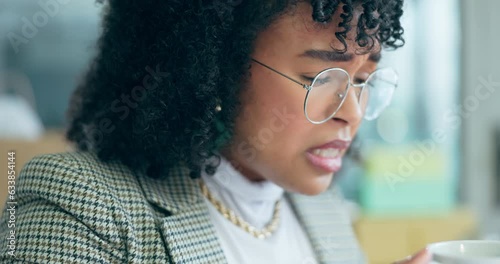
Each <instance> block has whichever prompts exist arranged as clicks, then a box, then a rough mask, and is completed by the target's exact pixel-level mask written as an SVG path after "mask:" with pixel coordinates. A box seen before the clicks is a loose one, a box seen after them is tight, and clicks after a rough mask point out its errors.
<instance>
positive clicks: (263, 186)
mask: <svg viewBox="0 0 500 264" xmlns="http://www.w3.org/2000/svg"><path fill="white" fill-rule="evenodd" d="M201 177H202V180H203V181H204V182H205V184H206V185H207V187H208V189H209V191H210V192H211V193H212V195H213V196H214V197H215V198H216V199H217V200H219V201H221V202H222V204H223V205H224V206H226V207H227V208H228V209H231V210H232V211H234V212H235V213H236V214H237V215H238V216H240V217H241V218H243V219H244V220H245V221H247V222H248V223H249V224H250V225H252V226H254V227H256V228H257V229H262V228H263V227H265V226H266V225H267V224H268V223H269V222H270V221H271V219H272V215H273V211H274V205H275V203H276V201H277V200H281V211H280V223H279V225H278V228H277V229H276V230H275V231H274V232H273V234H272V235H271V236H270V237H268V238H265V239H258V238H255V237H254V236H252V235H251V234H249V233H247V232H245V231H244V230H243V229H241V228H240V227H238V226H236V225H234V224H233V223H231V222H230V221H229V220H227V219H226V218H224V216H222V214H220V213H219V211H217V209H216V208H215V207H214V206H213V205H212V203H210V201H208V200H207V199H206V198H205V202H206V203H207V205H208V208H209V212H210V218H211V220H212V222H213V224H214V226H215V230H216V232H217V235H218V237H219V241H220V243H221V246H222V249H223V251H224V254H225V256H226V258H227V261H228V263H229V264H245V263H252V264H253V263H259V264H266V263H269V264H281V263H283V264H316V263H317V261H316V258H315V257H314V252H313V250H312V247H311V244H310V242H309V239H308V237H307V235H306V233H305V232H304V230H303V229H302V227H301V225H300V224H299V222H298V220H297V218H296V216H295V214H294V212H293V210H292V208H291V206H290V204H289V203H288V201H287V199H286V198H285V197H284V195H283V194H284V190H283V189H282V188H281V187H279V186H278V185H276V184H274V183H272V182H270V181H263V182H251V181H250V180H248V179H247V178H246V177H244V176H243V175H242V174H241V173H240V172H239V171H237V170H236V169H235V168H234V167H233V166H232V165H231V164H230V163H229V162H228V161H227V160H226V159H224V158H223V157H221V164H220V166H219V167H218V169H217V172H216V173H215V174H214V175H212V176H210V175H207V174H206V173H205V172H202V175H201Z"/></svg>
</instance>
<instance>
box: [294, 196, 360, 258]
mask: <svg viewBox="0 0 500 264" xmlns="http://www.w3.org/2000/svg"><path fill="white" fill-rule="evenodd" d="M286 196H287V198H288V199H289V201H290V203H291V204H292V207H293V209H294V211H295V214H296V215H297V218H298V220H299V222H301V224H302V226H303V227H304V229H305V231H306V233H307V234H308V236H309V239H310V241H311V244H312V247H313V249H314V251H315V253H316V257H317V260H318V261H319V263H321V264H330V263H349V264H354V263H356V264H357V263H365V260H364V256H363V255H362V253H361V250H360V248H359V245H358V242H357V239H356V236H355V234H354V232H353V230H352V226H351V222H350V219H349V217H348V215H347V213H346V212H345V211H344V206H343V204H342V201H343V200H342V198H341V195H340V191H339V190H338V189H329V190H327V191H325V192H324V193H322V194H319V195H316V196H306V195H300V194H295V193H288V192H287V193H286Z"/></svg>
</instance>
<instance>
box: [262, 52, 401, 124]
mask: <svg viewBox="0 0 500 264" xmlns="http://www.w3.org/2000/svg"><path fill="white" fill-rule="evenodd" d="M252 61H253V62H255V63H257V64H259V65H261V66H263V67H265V68H267V69H269V70H271V71H273V72H275V73H277V74H279V75H281V76H283V77H285V78H287V79H288V80H290V81H292V82H294V83H296V84H298V85H300V86H302V88H304V89H305V90H306V91H307V93H306V96H305V98H304V115H305V117H306V119H307V120H308V121H309V122H311V123H313V124H315V125H319V124H323V123H326V122H327V121H328V120H330V119H332V118H333V117H334V116H335V115H336V114H337V112H338V111H339V110H340V108H342V105H343V104H344V102H345V99H346V98H347V96H343V95H341V94H338V96H339V97H341V98H342V101H341V102H340V104H339V106H338V107H337V109H336V110H335V111H334V112H333V114H331V115H330V116H328V117H327V118H325V120H323V121H314V120H311V119H310V118H309V115H308V114H307V110H306V109H307V103H308V100H307V99H308V98H309V93H310V92H311V90H312V89H313V88H314V84H315V82H316V80H317V79H318V76H320V75H321V74H323V73H325V72H329V71H333V70H335V71H341V72H343V73H345V74H346V75H347V78H348V79H347V80H348V83H347V87H346V91H345V94H346V95H348V94H349V89H350V88H351V86H352V87H355V88H359V93H358V94H357V97H358V103H359V102H360V99H361V95H362V94H363V91H364V88H365V86H366V84H367V82H368V81H369V80H370V78H372V77H373V75H374V74H375V73H377V72H379V71H383V70H386V69H392V68H380V69H377V70H375V71H374V72H372V73H370V75H368V78H366V81H365V82H363V83H359V84H357V83H352V81H351V76H350V75H349V73H348V72H347V71H346V70H344V69H342V68H328V69H325V70H322V71H321V72H319V73H318V74H316V76H314V79H313V80H312V82H311V85H307V84H305V83H302V82H300V81H297V80H295V79H294V78H292V77H290V76H288V75H286V74H284V73H281V72H279V71H277V70H275V69H273V68H271V67H269V66H267V65H266V64H264V63H262V62H260V61H258V60H256V59H253V58H252ZM392 70H393V69H392ZM393 71H394V70H393ZM394 72H395V73H396V71H394ZM394 86H395V87H394V89H396V88H397V86H398V75H397V73H396V83H395V85H394ZM391 99H392V98H391ZM363 118H364V116H363Z"/></svg>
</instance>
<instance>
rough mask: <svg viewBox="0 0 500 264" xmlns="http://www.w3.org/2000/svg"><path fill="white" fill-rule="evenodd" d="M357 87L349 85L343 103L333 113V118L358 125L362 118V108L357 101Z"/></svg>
mask: <svg viewBox="0 0 500 264" xmlns="http://www.w3.org/2000/svg"><path fill="white" fill-rule="evenodd" d="M357 90H358V88H356V87H351V88H350V89H349V92H348V93H347V94H346V98H345V99H344V103H343V104H342V106H341V107H340V109H339V110H338V112H337V113H336V114H335V116H334V118H336V119H341V120H343V121H344V122H346V123H347V124H348V125H351V126H356V125H359V123H360V122H361V120H362V119H363V110H362V109H361V106H360V104H359V101H358V91H357Z"/></svg>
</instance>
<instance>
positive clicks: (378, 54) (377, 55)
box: [368, 51, 382, 63]
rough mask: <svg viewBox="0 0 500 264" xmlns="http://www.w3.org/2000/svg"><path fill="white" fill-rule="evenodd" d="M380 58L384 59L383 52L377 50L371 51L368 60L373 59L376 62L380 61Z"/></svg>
mask: <svg viewBox="0 0 500 264" xmlns="http://www.w3.org/2000/svg"><path fill="white" fill-rule="evenodd" d="M380 59H382V53H381V52H380V51H378V52H375V53H371V54H370V57H368V60H371V61H373V62H375V63H378V62H379V61H380Z"/></svg>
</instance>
